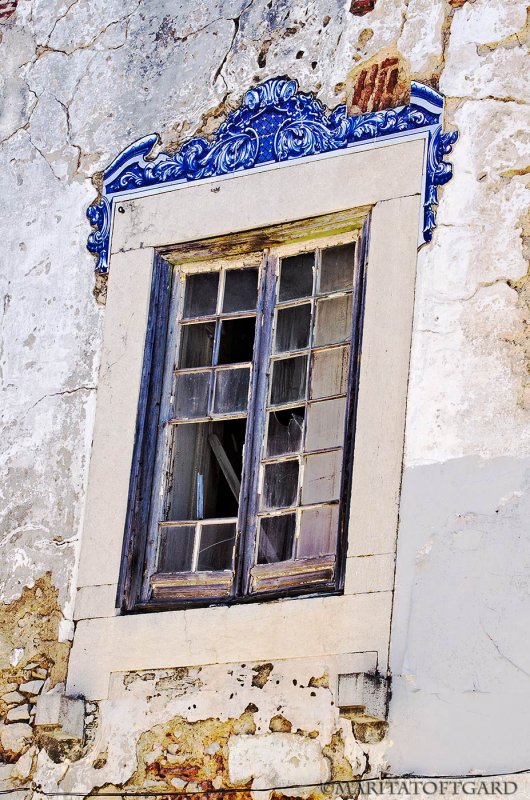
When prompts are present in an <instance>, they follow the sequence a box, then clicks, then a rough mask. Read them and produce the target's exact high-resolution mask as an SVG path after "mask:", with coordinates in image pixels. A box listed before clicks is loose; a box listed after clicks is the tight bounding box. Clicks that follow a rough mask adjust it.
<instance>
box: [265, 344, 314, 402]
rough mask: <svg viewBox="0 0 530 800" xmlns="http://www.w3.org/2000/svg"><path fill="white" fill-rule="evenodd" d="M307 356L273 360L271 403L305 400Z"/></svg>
mask: <svg viewBox="0 0 530 800" xmlns="http://www.w3.org/2000/svg"><path fill="white" fill-rule="evenodd" d="M306 373H307V356H295V357H294V358H284V359H281V360H279V361H274V362H273V366H272V385H271V403H272V404H273V405H280V404H283V403H296V402H298V401H300V400H305V387H306Z"/></svg>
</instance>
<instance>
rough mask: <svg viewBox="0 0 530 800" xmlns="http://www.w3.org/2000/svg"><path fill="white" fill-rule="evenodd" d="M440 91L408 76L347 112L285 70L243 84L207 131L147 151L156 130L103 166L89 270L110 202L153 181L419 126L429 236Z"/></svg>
mask: <svg viewBox="0 0 530 800" xmlns="http://www.w3.org/2000/svg"><path fill="white" fill-rule="evenodd" d="M442 114H443V98H442V96H441V95H439V94H438V93H437V92H436V91H434V89H431V88H430V87H428V86H423V85H422V84H419V83H414V82H413V83H412V86H411V96H410V103H409V105H406V106H401V107H399V108H390V109H386V110H384V111H375V112H370V113H367V114H361V115H359V116H348V114H347V112H346V106H344V105H341V106H337V108H335V109H334V110H333V111H331V112H330V111H329V110H328V109H327V108H326V107H325V106H324V105H323V104H322V103H321V102H320V100H317V99H316V98H315V97H314V96H313V95H311V94H304V93H303V92H299V91H298V84H297V83H296V81H294V80H289V79H287V78H272V79H270V80H268V81H265V82H264V83H261V84H259V85H258V86H255V87H254V88H252V89H250V90H249V91H248V92H247V93H246V94H245V96H244V98H243V101H242V103H241V106H240V107H239V108H238V109H236V110H235V111H232V112H231V113H230V114H229V115H228V116H227V118H226V120H225V122H223V123H222V125H221V126H220V127H219V128H218V129H217V131H216V133H215V134H214V135H213V137H212V138H211V139H205V138H203V137H197V138H195V139H191V140H190V141H188V142H186V143H185V144H183V145H182V147H181V148H180V149H179V150H177V151H176V152H174V153H160V154H159V155H158V156H156V158H151V159H150V158H149V154H150V153H151V151H152V150H153V148H154V146H155V145H156V144H157V143H158V142H159V137H158V135H157V134H151V135H149V136H145V137H144V138H143V139H139V140H138V141H136V142H134V143H133V144H131V145H130V146H129V147H127V148H125V150H123V152H122V153H120V155H119V156H118V157H117V158H116V159H115V160H114V161H113V162H112V164H111V165H110V166H109V167H107V169H106V170H105V172H104V173H103V189H102V192H101V195H100V196H99V197H98V198H97V199H96V200H95V201H94V203H93V204H92V205H91V206H90V207H89V208H88V210H87V217H88V219H89V221H90V224H91V225H92V227H93V228H94V231H93V232H92V233H91V234H90V236H89V237H88V249H89V250H90V252H91V253H94V254H95V255H96V256H97V264H96V270H97V271H98V272H100V273H102V274H104V273H106V272H107V271H108V259H109V240H110V229H111V222H112V210H113V203H114V201H115V200H117V199H120V198H121V199H125V196H127V197H134V196H138V195H142V194H148V193H149V191H150V190H151V191H152V188H153V187H158V186H163V185H164V186H168V185H171V184H177V183H182V182H189V181H195V180H199V179H200V178H211V177H215V176H220V175H226V174H228V173H232V172H238V171H240V170H247V169H252V168H253V167H257V166H262V165H264V164H269V163H274V162H283V161H290V160H292V159H295V158H300V157H307V156H313V155H318V154H319V153H330V152H333V151H334V150H343V149H345V148H353V147H355V146H356V145H359V144H363V145H365V146H366V144H370V143H376V142H377V144H380V143H381V140H382V139H385V140H388V141H389V142H390V141H391V140H396V139H403V138H405V137H407V136H410V135H412V134H418V133H420V134H421V133H423V134H424V135H425V136H426V138H427V148H426V150H427V153H426V164H425V180H424V196H423V210H424V213H423V232H422V241H424V242H428V241H430V240H431V238H432V231H433V229H434V227H435V206H436V205H437V202H438V196H437V188H438V186H440V185H442V184H444V183H447V181H448V180H449V179H450V178H451V176H452V166H451V164H450V163H448V162H446V161H444V156H446V155H447V154H448V153H450V152H451V149H452V145H453V144H454V142H455V141H456V139H457V136H458V134H457V133H456V132H450V133H443V131H442Z"/></svg>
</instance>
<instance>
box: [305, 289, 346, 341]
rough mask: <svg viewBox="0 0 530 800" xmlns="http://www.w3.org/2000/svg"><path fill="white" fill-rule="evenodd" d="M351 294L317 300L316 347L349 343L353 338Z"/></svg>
mask: <svg viewBox="0 0 530 800" xmlns="http://www.w3.org/2000/svg"><path fill="white" fill-rule="evenodd" d="M351 310H352V296H351V294H348V295H343V296H342V297H326V298H323V299H321V300H317V322H316V327H315V342H314V344H315V347H320V346H321V345H324V344H336V343H338V342H344V341H347V340H348V339H349V338H350V336H351Z"/></svg>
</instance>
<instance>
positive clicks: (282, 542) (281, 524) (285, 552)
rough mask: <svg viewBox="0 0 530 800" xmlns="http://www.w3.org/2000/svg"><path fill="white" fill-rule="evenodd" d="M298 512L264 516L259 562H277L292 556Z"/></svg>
mask: <svg viewBox="0 0 530 800" xmlns="http://www.w3.org/2000/svg"><path fill="white" fill-rule="evenodd" d="M295 529H296V514H282V515H281V516H278V517H264V518H262V519H261V521H260V529H259V547H258V564H275V563H276V562H277V561H286V560H287V559H289V558H292V552H293V540H294V534H295Z"/></svg>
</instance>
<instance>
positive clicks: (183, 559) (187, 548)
mask: <svg viewBox="0 0 530 800" xmlns="http://www.w3.org/2000/svg"><path fill="white" fill-rule="evenodd" d="M194 542H195V525H176V526H175V527H170V528H169V527H168V528H160V548H159V551H158V571H159V572H189V571H190V570H191V566H192V559H193V544H194Z"/></svg>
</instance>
